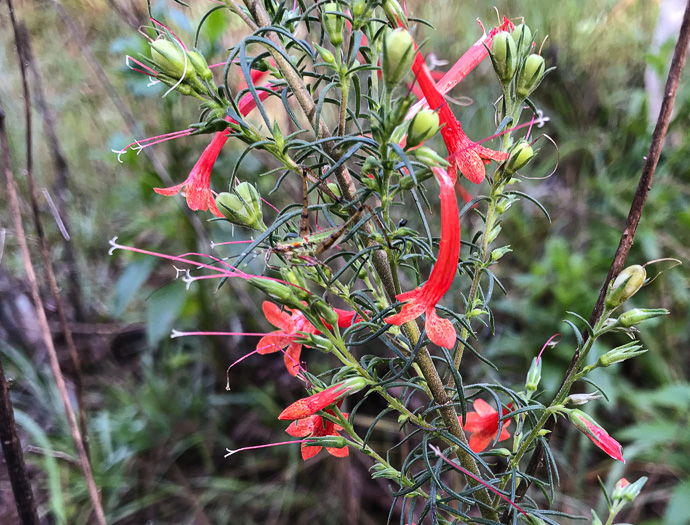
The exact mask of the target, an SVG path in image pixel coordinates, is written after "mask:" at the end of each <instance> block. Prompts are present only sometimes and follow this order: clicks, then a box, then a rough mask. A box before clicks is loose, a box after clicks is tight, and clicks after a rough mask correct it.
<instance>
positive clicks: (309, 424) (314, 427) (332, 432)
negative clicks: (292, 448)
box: [285, 410, 350, 461]
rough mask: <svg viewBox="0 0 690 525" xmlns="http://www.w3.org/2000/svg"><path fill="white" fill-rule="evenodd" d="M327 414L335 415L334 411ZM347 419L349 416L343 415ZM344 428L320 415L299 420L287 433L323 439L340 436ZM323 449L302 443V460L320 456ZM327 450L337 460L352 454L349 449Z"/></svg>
mask: <svg viewBox="0 0 690 525" xmlns="http://www.w3.org/2000/svg"><path fill="white" fill-rule="evenodd" d="M326 412H327V413H329V414H331V415H335V414H334V412H333V411H332V410H326ZM343 416H345V419H347V414H345V413H343ZM342 429H343V427H341V426H340V425H336V424H335V423H333V422H332V421H329V420H328V419H324V418H322V417H321V416H319V415H318V414H315V415H313V416H309V417H305V418H303V419H298V420H296V421H293V422H292V423H290V426H289V427H287V428H286V429H285V432H287V433H288V434H290V435H291V436H293V437H298V438H307V437H323V436H338V435H340V434H339V433H338V432H339V431H341V430H342ZM322 448H323V447H319V446H314V445H309V444H308V443H302V447H301V452H302V459H304V460H305V461H306V460H307V459H309V458H313V457H314V456H316V454H318V453H319V452H320V451H321V449H322ZM326 450H327V451H328V452H329V453H330V454H331V455H333V456H335V457H337V458H344V457H347V456H348V455H349V454H350V450H349V449H348V448H347V447H344V448H334V447H326Z"/></svg>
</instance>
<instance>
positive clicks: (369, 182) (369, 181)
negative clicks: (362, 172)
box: [361, 176, 380, 191]
mask: <svg viewBox="0 0 690 525" xmlns="http://www.w3.org/2000/svg"><path fill="white" fill-rule="evenodd" d="M361 182H362V186H365V187H366V188H368V189H370V190H372V191H379V189H380V188H379V183H378V182H377V181H376V179H375V178H373V177H366V176H364V177H362V181H361Z"/></svg>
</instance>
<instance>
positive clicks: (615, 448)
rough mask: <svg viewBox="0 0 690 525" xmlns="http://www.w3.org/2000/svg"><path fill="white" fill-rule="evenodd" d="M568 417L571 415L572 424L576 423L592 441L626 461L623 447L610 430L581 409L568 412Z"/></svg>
mask: <svg viewBox="0 0 690 525" xmlns="http://www.w3.org/2000/svg"><path fill="white" fill-rule="evenodd" d="M568 417H570V421H571V422H572V424H573V425H575V426H576V427H577V429H578V430H579V431H580V432H582V433H584V434H585V435H586V436H587V437H588V438H589V440H590V441H591V442H592V443H594V444H595V445H596V446H597V447H599V448H600V449H601V450H603V451H604V452H606V453H607V454H608V455H609V456H611V457H612V458H613V459H617V460H618V461H622V462H623V463H625V459H623V447H621V444H620V443H619V442H618V441H616V440H615V439H613V438H612V437H611V436H609V434H608V432H606V430H604V429H603V428H602V427H601V426H599V423H597V422H596V421H594V420H593V419H592V418H591V417H589V416H588V415H587V414H585V413H584V412H582V411H581V410H572V411H571V412H570V413H569V414H568Z"/></svg>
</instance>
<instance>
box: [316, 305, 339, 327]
mask: <svg viewBox="0 0 690 525" xmlns="http://www.w3.org/2000/svg"><path fill="white" fill-rule="evenodd" d="M309 309H310V310H311V312H312V313H313V314H314V315H316V316H317V317H320V318H321V319H323V320H324V321H326V322H327V323H328V324H329V325H331V326H337V325H338V314H337V313H336V312H335V310H333V308H332V307H331V305H329V304H328V303H327V302H326V301H324V300H323V299H315V300H314V301H312V303H311V305H309Z"/></svg>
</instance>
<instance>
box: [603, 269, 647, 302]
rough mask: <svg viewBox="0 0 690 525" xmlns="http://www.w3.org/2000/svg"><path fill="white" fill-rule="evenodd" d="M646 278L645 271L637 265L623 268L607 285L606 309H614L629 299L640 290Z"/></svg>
mask: <svg viewBox="0 0 690 525" xmlns="http://www.w3.org/2000/svg"><path fill="white" fill-rule="evenodd" d="M646 278H647V271H646V270H645V269H644V268H643V267H642V266H640V265H639V264H635V265H633V266H628V267H627V268H625V269H624V270H623V271H622V272H621V273H619V274H618V275H617V276H616V278H615V279H614V280H613V281H612V282H611V284H609V289H608V291H607V292H606V301H605V304H606V308H609V309H611V308H616V307H617V306H620V305H621V304H623V303H624V302H625V301H627V300H628V299H630V298H631V297H632V296H633V295H635V294H636V293H637V291H638V290H639V289H640V288H642V285H643V284H644V282H645V279H646Z"/></svg>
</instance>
